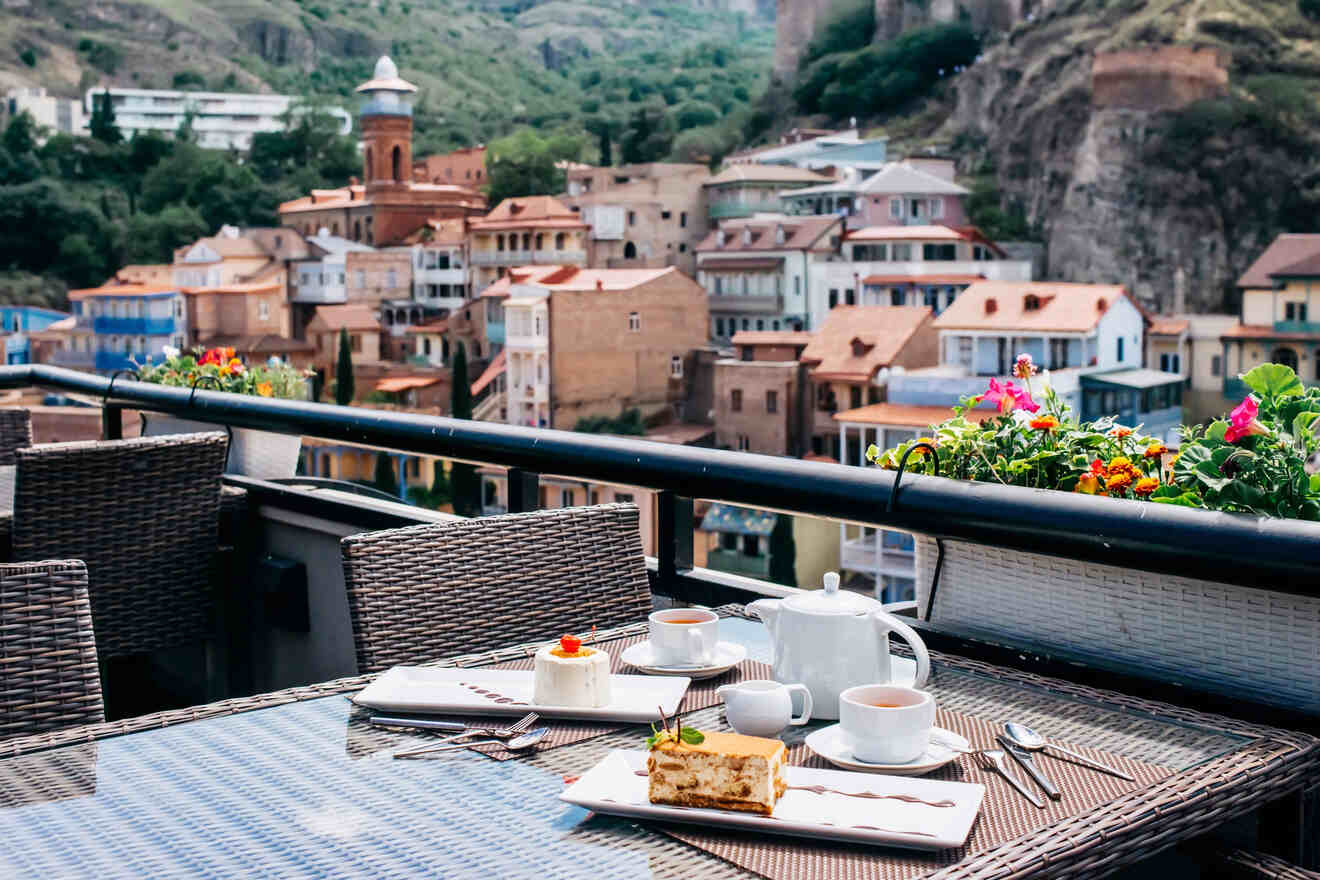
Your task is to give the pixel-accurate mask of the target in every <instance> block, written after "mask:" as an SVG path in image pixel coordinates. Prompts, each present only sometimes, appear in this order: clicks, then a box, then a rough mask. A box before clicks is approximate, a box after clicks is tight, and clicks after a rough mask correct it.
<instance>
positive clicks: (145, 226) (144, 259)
mask: <svg viewBox="0 0 1320 880" xmlns="http://www.w3.org/2000/svg"><path fill="white" fill-rule="evenodd" d="M209 231H210V227H208V226H207V225H206V221H205V220H203V219H202V215H201V214H199V213H198V212H197V209H196V208H190V207H189V206H187V205H170V206H168V207H166V208H164V209H163V210H161V211H160V212H159V213H157V214H131V215H129V217H128V218H127V219H125V220H124V221H123V242H122V245H121V249H120V250H121V258H122V259H123V260H124V261H125V262H129V263H162V262H170V260H171V259H172V254H173V253H174V249H175V248H177V247H181V246H183V245H185V244H188V243H189V242H192V241H196V240H197V239H199V238H201V237H202V236H204V235H206V233H207V232H209Z"/></svg>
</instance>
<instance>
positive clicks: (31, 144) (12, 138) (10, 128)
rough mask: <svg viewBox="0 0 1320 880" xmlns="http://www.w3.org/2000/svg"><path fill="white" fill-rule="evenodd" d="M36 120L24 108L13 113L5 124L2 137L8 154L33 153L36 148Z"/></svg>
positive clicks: (0, 140)
mask: <svg viewBox="0 0 1320 880" xmlns="http://www.w3.org/2000/svg"><path fill="white" fill-rule="evenodd" d="M37 128H38V126H37V121H36V120H35V119H33V118H32V114H31V113H28V112H27V111H26V110H24V111H23V112H21V113H16V114H14V117H13V118H12V119H10V120H9V124H8V125H6V126H5V133H4V136H3V138H0V143H3V145H4V148H5V149H6V150H8V151H9V153H10V155H13V156H20V155H23V154H24V153H34V152H36V149H37V134H38V132H37Z"/></svg>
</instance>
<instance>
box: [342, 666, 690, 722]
mask: <svg viewBox="0 0 1320 880" xmlns="http://www.w3.org/2000/svg"><path fill="white" fill-rule="evenodd" d="M691 681H692V679H690V678H684V677H681V676H674V677H661V676H654V675H611V676H610V695H611V696H612V697H613V698H614V700H613V702H611V703H610V704H609V705H608V706H601V707H599V708H592V707H589V706H538V705H536V704H534V703H533V702H532V672H531V670H526V671H522V670H513V669H473V668H468V669H433V668H430V667H426V666H395V667H394V668H392V669H389V670H387V671H386V672H385V674H384V675H382V676H381V677H380V678H378V679H376V680H375V681H373V682H372V683H371V684H369V685H367V687H366V689H364V690H363V691H361V692H360V693H358V695H357V696H355V697H354V698H353V702H355V703H357V704H358V705H359V706H366V707H368V708H371V709H380V710H384V711H387V712H410V713H414V714H421V715H524V714H526V713H528V712H536V713H538V714H540V715H541V716H542V717H543V718H568V719H577V720H581V721H628V722H633V723H637V724H645V723H649V722H651V721H658V720H659V719H660V710H661V709H662V708H663V709H664V712H665V715H666V716H671V717H672V716H673V715H674V713H675V712H677V711H678V707H679V703H680V702H682V700H683V695H684V694H685V693H687V689H688V685H689V684H690V683H691Z"/></svg>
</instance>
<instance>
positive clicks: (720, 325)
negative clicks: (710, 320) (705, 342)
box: [715, 318, 724, 336]
mask: <svg viewBox="0 0 1320 880" xmlns="http://www.w3.org/2000/svg"><path fill="white" fill-rule="evenodd" d="M715 335H716V336H723V335H724V319H723V318H716V319H715Z"/></svg>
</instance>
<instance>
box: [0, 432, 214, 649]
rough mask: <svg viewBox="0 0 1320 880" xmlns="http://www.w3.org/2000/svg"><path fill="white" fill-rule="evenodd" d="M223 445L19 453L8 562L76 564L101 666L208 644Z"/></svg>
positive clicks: (56, 446)
mask: <svg viewBox="0 0 1320 880" xmlns="http://www.w3.org/2000/svg"><path fill="white" fill-rule="evenodd" d="M227 445H228V439H227V438H226V436H225V435H224V434H223V433H206V434H186V435H177V436H170V437H150V438H141V439H136V440H113V441H109V442H101V443H97V442H77V443H50V444H43V445H39V446H33V447H32V448H30V449H20V450H19V451H18V470H17V475H16V482H15V486H14V558H15V559H16V560H34V559H45V558H50V557H55V556H73V557H77V558H79V559H82V560H83V561H84V562H85V563H86V564H87V572H88V594H89V596H90V598H91V604H92V620H93V621H94V622H95V625H96V643H97V653H98V654H99V655H100V658H101V660H105V659H107V658H110V657H119V656H127V655H133V654H145V653H148V652H150V651H155V650H157V649H159V648H168V647H173V646H176V645H186V644H196V643H198V642H201V641H203V640H205V639H207V638H210V637H211V636H213V635H214V631H213V630H214V626H213V619H214V615H213V602H212V590H211V574H212V560H213V557H214V554H215V552H216V535H217V529H218V519H219V511H220V474H221V472H222V471H223V470H224V466H225V449H226V446H227Z"/></svg>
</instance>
